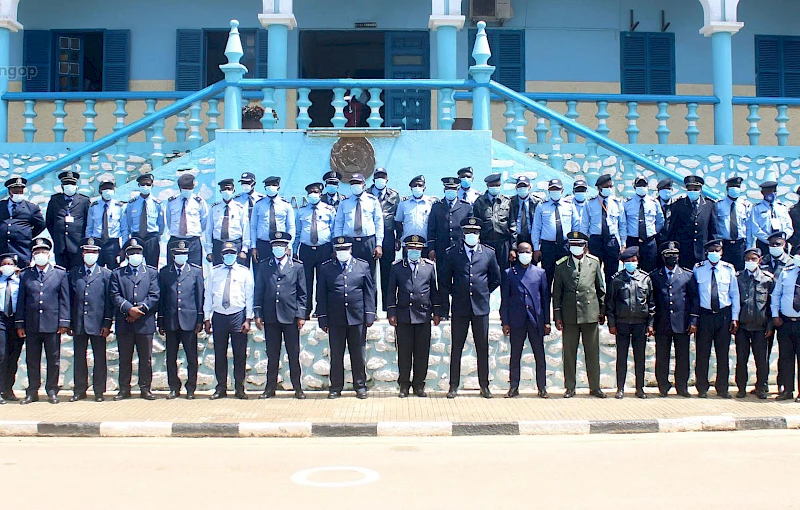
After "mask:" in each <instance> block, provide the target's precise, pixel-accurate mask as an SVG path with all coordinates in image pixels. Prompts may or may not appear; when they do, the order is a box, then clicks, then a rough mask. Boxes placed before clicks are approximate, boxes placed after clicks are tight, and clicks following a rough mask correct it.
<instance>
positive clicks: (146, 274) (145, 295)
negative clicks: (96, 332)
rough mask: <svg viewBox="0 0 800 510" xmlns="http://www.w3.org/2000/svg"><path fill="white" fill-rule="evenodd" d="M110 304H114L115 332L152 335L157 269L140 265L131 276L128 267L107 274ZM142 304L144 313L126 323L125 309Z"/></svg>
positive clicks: (154, 321)
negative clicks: (136, 273)
mask: <svg viewBox="0 0 800 510" xmlns="http://www.w3.org/2000/svg"><path fill="white" fill-rule="evenodd" d="M110 292H111V304H112V305H113V306H114V310H115V317H114V320H115V321H116V323H117V326H116V333H117V335H121V334H122V335H132V334H137V335H152V334H153V333H155V330H156V320H155V315H156V310H157V307H158V298H159V295H160V291H159V288H158V271H156V268H154V267H152V266H148V265H146V264H142V265H140V266H139V274H138V275H136V276H134V275H133V268H132V267H130V266H124V267H120V268H117V269H115V270H114V272H113V273H112V275H111V291H110ZM140 305H144V308H143V309H142V311H143V312H145V314H144V316H143V317H140V318H139V319H138V320H137V321H135V322H132V323H130V322H127V321H126V320H125V318H126V317H127V316H128V311H129V310H130V309H131V308H133V307H134V306H140Z"/></svg>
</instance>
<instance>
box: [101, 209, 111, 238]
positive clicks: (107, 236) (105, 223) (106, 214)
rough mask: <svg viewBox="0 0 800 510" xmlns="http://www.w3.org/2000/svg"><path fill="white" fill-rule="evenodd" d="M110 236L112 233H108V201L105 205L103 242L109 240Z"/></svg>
mask: <svg viewBox="0 0 800 510" xmlns="http://www.w3.org/2000/svg"><path fill="white" fill-rule="evenodd" d="M109 237H110V235H109V233H108V202H106V203H105V205H104V206H103V233H102V238H103V243H105V242H106V241H108V238H109Z"/></svg>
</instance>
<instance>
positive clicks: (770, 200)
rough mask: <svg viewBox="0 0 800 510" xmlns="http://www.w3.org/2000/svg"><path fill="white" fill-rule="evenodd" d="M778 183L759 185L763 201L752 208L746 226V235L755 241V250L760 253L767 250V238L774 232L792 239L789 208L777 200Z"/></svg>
mask: <svg viewBox="0 0 800 510" xmlns="http://www.w3.org/2000/svg"><path fill="white" fill-rule="evenodd" d="M777 191H778V183H777V182H775V181H766V182H762V183H761V196H763V197H764V200H762V201H761V202H759V203H758V204H756V205H755V206H753V209H752V212H751V214H750V222H749V225H748V228H749V230H750V231H749V232H748V234H749V235H750V236H751V237H755V239H756V243H755V245H756V248H758V249H760V250H761V251H762V252H766V251H767V250H768V249H769V241H768V238H769V236H770V235H771V234H774V233H775V232H784V233H786V236H787V237H792V234H794V228H793V227H792V220H791V218H790V217H789V208H788V207H786V205H784V204H783V203H781V201H780V200H778V198H777Z"/></svg>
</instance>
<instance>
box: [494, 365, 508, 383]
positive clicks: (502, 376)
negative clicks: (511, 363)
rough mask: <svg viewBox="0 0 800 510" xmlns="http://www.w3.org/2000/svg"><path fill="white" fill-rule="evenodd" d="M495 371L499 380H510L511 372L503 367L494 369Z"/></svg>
mask: <svg viewBox="0 0 800 510" xmlns="http://www.w3.org/2000/svg"><path fill="white" fill-rule="evenodd" d="M495 373H496V374H497V378H498V379H499V380H501V381H504V382H508V381H510V380H511V372H509V371H508V370H506V369H504V368H500V369H498V370H496V371H495Z"/></svg>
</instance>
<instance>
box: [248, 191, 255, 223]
mask: <svg viewBox="0 0 800 510" xmlns="http://www.w3.org/2000/svg"><path fill="white" fill-rule="evenodd" d="M253 202H255V200H253V195H247V217H248V218H252V217H253Z"/></svg>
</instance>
